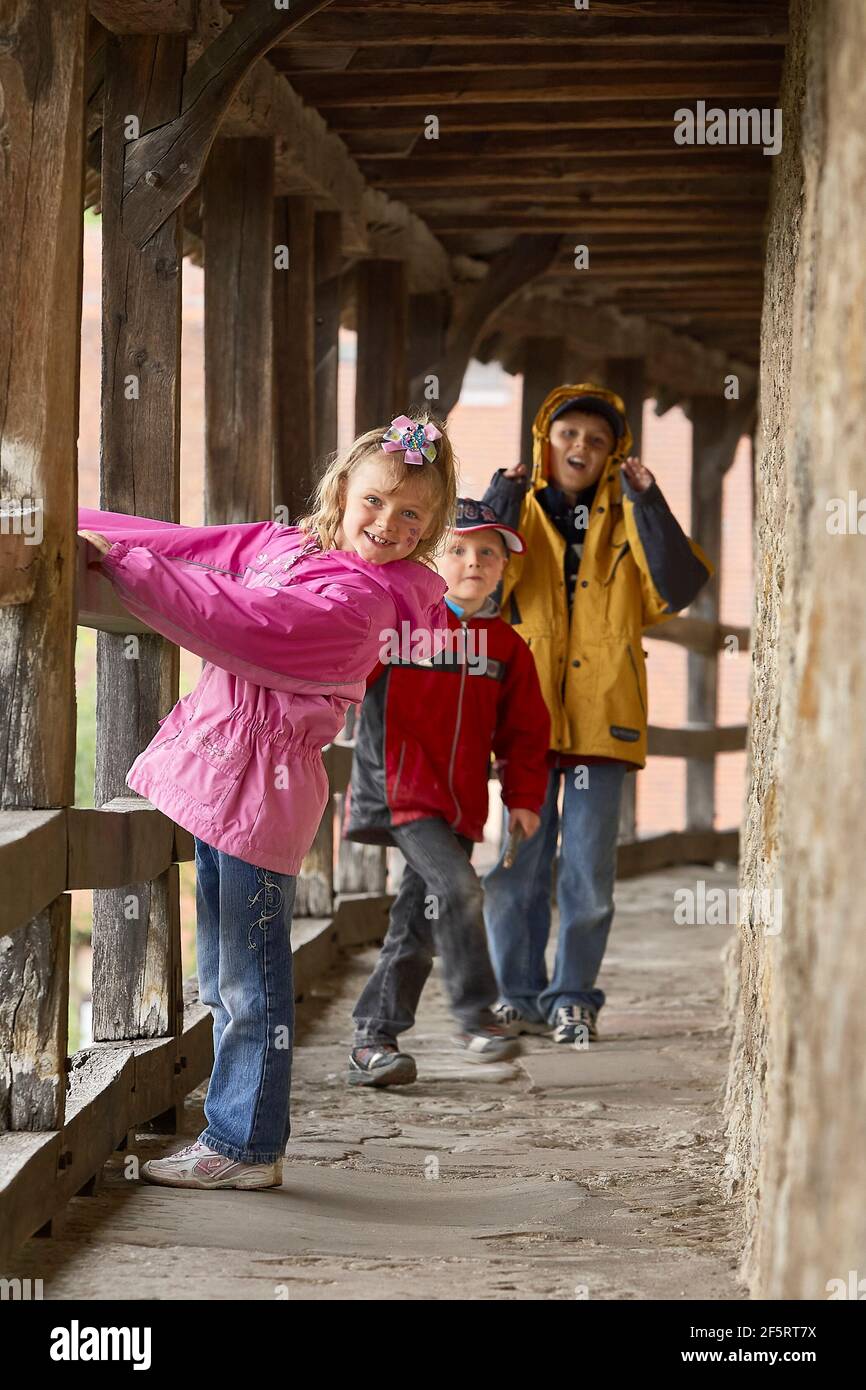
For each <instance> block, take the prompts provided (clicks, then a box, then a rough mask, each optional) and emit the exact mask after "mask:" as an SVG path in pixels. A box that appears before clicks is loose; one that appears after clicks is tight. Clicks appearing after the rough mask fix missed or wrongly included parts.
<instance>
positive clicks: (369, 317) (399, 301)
mask: <svg viewBox="0 0 866 1390" xmlns="http://www.w3.org/2000/svg"><path fill="white" fill-rule="evenodd" d="M407 308H408V305H407V287H406V269H405V266H404V264H403V262H402V261H362V262H361V263H360V264H359V266H358V275H357V320H358V365H357V376H356V382H355V432H356V434H363V433H364V431H366V430H370V429H374V428H375V427H376V426H378V425H382V427H383V428H385V427H386V426H387V425H388V423H389V421H390V420H392V419H393V418H394V416H395V415H401V414H403V413H404V412H405V411H406V410H407V408H408V406H409V404H410V402H409V400H408V390H407V370H406V327H407Z"/></svg>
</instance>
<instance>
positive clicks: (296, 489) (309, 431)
mask: <svg viewBox="0 0 866 1390" xmlns="http://www.w3.org/2000/svg"><path fill="white" fill-rule="evenodd" d="M314 244H315V243H314V214H313V203H312V200H311V199H310V198H277V200H276V202H275V204H274V247H275V251H274V271H273V277H274V391H275V437H274V517H275V519H276V520H277V521H279V522H281V524H282V525H284V526H290V525H292V523H293V522H294V521H296V520H297V518H298V517H300V516H303V515H304V513H305V512H306V511H308V509H309V508H308V503H309V500H310V495H311V493H312V491H313V485H314V480H315V457H316V387H315V362H314V357H313V351H314V319H315V278H314ZM205 254H206V253H205Z"/></svg>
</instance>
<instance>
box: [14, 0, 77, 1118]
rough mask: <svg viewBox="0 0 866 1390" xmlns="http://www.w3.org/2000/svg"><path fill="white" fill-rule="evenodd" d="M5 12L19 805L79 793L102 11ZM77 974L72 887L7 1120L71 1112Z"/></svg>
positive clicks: (17, 1002)
mask: <svg viewBox="0 0 866 1390" xmlns="http://www.w3.org/2000/svg"><path fill="white" fill-rule="evenodd" d="M5 19H6V23H5V24H4V33H3V38H2V41H0V93H2V118H0V120H2V127H3V134H2V146H3V157H2V159H0V207H2V208H3V218H4V226H3V236H2V237H0V471H2V479H3V481H2V491H3V497H4V500H5V502H6V503H7V506H6V508H5V509H6V510H7V511H11V512H12V513H13V516H12V522H11V524H12V526H13V528H16V527H21V530H20V531H18V532H17V533H16V532H15V531H14V530H13V535H14V541H13V544H11V545H10V546H9V547H8V551H9V552H10V553H11V557H12V559H11V565H12V569H11V572H10V571H7V573H6V577H5V579H0V588H2V586H3V585H5V583H6V581H7V580H10V579H11V580H12V588H13V590H14V592H13V593H11V594H10V593H9V592H8V591H7V593H6V595H5V603H6V604H9V603H10V600H11V604H10V606H5V604H4V606H2V607H0V688H2V690H3V694H4V701H3V717H2V719H0V764H2V771H0V810H3V811H7V810H8V811H11V810H29V809H32V808H36V809H39V808H52V807H58V806H64V805H67V804H68V803H69V802H71V801H72V800H73V797H74V787H75V696H74V680H75V676H74V651H73V646H74V643H73V641H72V633H73V629H74V615H75V590H74V585H75V560H76V553H75V548H74V547H75V527H74V515H75V503H76V470H77V455H76V438H77V433H78V384H79V338H80V317H81V238H82V218H81V199H82V184H83V132H84V66H85V39H86V20H87V12H86V8H85V5H84V3H83V0H58V3H57V4H55V5H52V6H50V7H48V9H47V10H46V8H45V6H43V5H40V4H38V3H36V0H18V2H17V3H16V5H15V7H14V11H13V13H12V14H11V15H10V14H9V11H8V7H7V11H6V15H5ZM9 503H13V504H14V506H12V507H11V508H10V506H9ZM31 523H35V526H34V527H33V529H32V530H31V529H30V527H31ZM4 525H5V523H4ZM25 528H26V529H25ZM7 539H8V537H7V536H4V541H3V550H4V551H6V550H7ZM28 542H30V543H28ZM3 597H4V596H3V595H2V593H0V601H2V600H3ZM43 832H44V833H43ZM30 834H31V835H33V836H34V837H38V839H39V840H40V842H41V844H42V846H43V847H44V848H47V849H49V850H50V851H52V852H53V853H54V854H58V849H59V845H58V838H57V837H60V836H61V835H62V837H63V838H64V839H65V827H64V829H63V830H62V831H61V829H60V827H59V826H57V825H56V823H53V821H52V822H49V823H47V825H46V823H44V822H43V823H42V825H41V827H40V826H39V825H38V823H37V824H34V823H32V822H31V825H30ZM25 843H26V838H25ZM31 843H32V842H31ZM20 844H21V841H20V840H19V842H18V845H19V846H20ZM58 860H59V862H58ZM35 864H37V865H39V867H40V868H41V869H42V872H43V873H44V874H45V876H46V877H47V878H48V879H49V881H50V880H51V878H52V877H53V876H54V877H55V882H56V873H57V870H58V868H60V867H61V866H62V867H63V872H64V874H65V853H61V854H59V855H58V859H57V860H55V861H54V862H53V863H49V864H48V865H47V866H46V865H43V864H41V863H40V861H39V860H36V861H35ZM32 874H33V870H32V869H28V870H26V871H25V873H24V874H23V875H22V877H23V883H22V884H21V885H19V884H16V885H15V886H14V888H11V889H8V890H7V889H5V888H4V896H6V894H7V893H8V896H9V897H10V898H12V899H13V902H16V900H17V905H16V906H15V907H13V909H12V910H13V911H17V910H18V909H19V908H20V907H21V906H24V907H25V910H26V906H27V902H28V899H29V898H31V897H32V890H33V888H34V887H35V885H34V883H33V877H32ZM19 894H20V896H19ZM68 989H69V899H68V898H65V897H56V898H54V900H53V901H50V902H48V903H47V904H46V906H45V907H44V908H42V909H41V910H40V911H39V912H38V913H37V914H36V915H35V916H33V917H32V918H31V919H30V920H29V921H28V922H27V923H26V925H23V926H21V925H20V924H19V925H18V929H17V930H16V931H15V933H14V935H13V936H12V937H10V938H8V939H7V940H5V941H4V950H3V952H2V953H0V1056H2V1057H3V1058H4V1059H5V1062H4V1065H3V1066H2V1068H0V1128H11V1129H54V1128H57V1127H58V1126H59V1125H60V1124H62V1123H63V1108H64V1096H65V1089H66V1086H65V1080H66V1070H65V1064H66V1039H67V999H68Z"/></svg>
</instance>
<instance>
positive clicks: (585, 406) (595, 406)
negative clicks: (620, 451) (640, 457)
mask: <svg viewBox="0 0 866 1390" xmlns="http://www.w3.org/2000/svg"><path fill="white" fill-rule="evenodd" d="M569 410H582V411H584V412H587V413H589V412H591V413H592V414H593V415H601V417H602V419H604V420H607V423H608V424H609V425H610V427H611V429H612V430H613V437H614V439H622V437H623V435H624V433H625V420H624V419H623V418H622V416H621V415H620V413H619V411H618V410H616V409H615V408H614V407H613V406H612V405H611V403H610V401H606V400H604V399H603V398H602V397H601V396H572V398H571V400H568V401H565V402H564V403H563V404H562V405H560V406H557V408H556V410H555V411H554V412H553V414H552V415H551V417H550V423H551V425H552V424H553V422H554V420H558V419H559V417H560V415H565V414H567V412H568V411H569Z"/></svg>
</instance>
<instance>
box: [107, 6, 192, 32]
mask: <svg viewBox="0 0 866 1390" xmlns="http://www.w3.org/2000/svg"><path fill="white" fill-rule="evenodd" d="M89 9H90V13H91V14H92V15H93V18H94V19H98V20H99V22H100V24H101V25H102V26H103V28H105V29H110V30H111V32H112V33H113V34H154V35H156V34H189V33H190V32H191V31H192V30H193V29H194V28H195V18H196V15H195V0H89Z"/></svg>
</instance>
